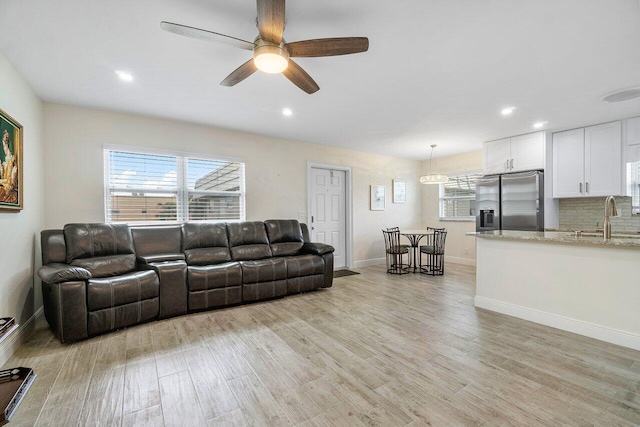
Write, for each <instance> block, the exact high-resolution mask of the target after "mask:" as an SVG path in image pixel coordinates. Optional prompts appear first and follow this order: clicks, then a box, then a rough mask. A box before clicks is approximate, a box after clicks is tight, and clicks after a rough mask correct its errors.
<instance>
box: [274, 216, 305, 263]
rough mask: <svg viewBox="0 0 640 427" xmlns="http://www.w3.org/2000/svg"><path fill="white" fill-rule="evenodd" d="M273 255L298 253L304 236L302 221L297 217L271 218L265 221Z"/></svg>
mask: <svg viewBox="0 0 640 427" xmlns="http://www.w3.org/2000/svg"><path fill="white" fill-rule="evenodd" d="M264 225H265V227H266V229H267V236H268V237H269V243H270V246H271V253H272V254H273V256H290V255H297V254H298V253H299V252H300V249H302V245H303V244H304V238H303V237H302V229H301V228H300V223H299V222H298V221H296V220H295V219H269V220H267V221H265V222H264Z"/></svg>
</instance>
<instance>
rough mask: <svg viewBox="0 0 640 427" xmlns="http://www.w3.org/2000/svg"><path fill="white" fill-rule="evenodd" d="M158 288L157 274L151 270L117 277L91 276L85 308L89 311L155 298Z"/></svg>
mask: <svg viewBox="0 0 640 427" xmlns="http://www.w3.org/2000/svg"><path fill="white" fill-rule="evenodd" d="M159 289H160V285H159V281H158V276H157V275H156V273H155V272H154V271H152V270H146V271H136V272H133V273H128V274H123V275H122V276H117V277H108V278H92V279H89V280H88V284H87V308H88V310H89V311H97V310H101V309H106V308H111V307H117V306H120V305H125V304H130V303H134V302H138V301H143V300H147V299H152V298H157V297H158V295H159V293H160V291H159ZM156 314H157V313H156Z"/></svg>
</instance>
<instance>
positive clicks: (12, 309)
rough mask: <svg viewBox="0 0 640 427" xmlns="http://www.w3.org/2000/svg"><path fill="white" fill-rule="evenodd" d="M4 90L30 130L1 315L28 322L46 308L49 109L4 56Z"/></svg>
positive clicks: (7, 231)
mask: <svg viewBox="0 0 640 427" xmlns="http://www.w3.org/2000/svg"><path fill="white" fill-rule="evenodd" d="M0 88H2V89H1V90H0V108H1V109H2V110H4V111H5V112H6V113H7V114H9V115H10V116H11V117H13V118H14V119H15V120H17V121H18V122H19V123H20V124H21V125H22V126H23V127H24V141H23V142H24V148H23V157H24V160H23V161H24V209H23V210H22V211H21V212H18V213H16V212H0V242H2V251H0V271H1V272H2V273H1V274H0V317H6V316H11V317H15V318H16V320H17V321H18V322H20V323H23V324H24V322H26V321H27V320H29V319H30V318H32V316H33V314H34V313H35V311H36V310H37V309H38V308H39V307H40V306H41V305H42V290H41V288H40V282H39V281H38V280H37V279H35V278H34V276H35V272H36V271H37V269H38V268H39V265H40V246H39V241H40V240H39V234H40V230H41V229H42V227H43V224H44V178H43V172H42V169H43V157H42V153H43V151H44V147H43V139H42V115H43V112H42V109H43V107H42V102H41V101H40V100H39V99H38V98H37V97H36V95H35V94H34V93H33V91H32V90H31V88H29V86H28V85H27V83H26V82H25V81H24V80H23V79H22V77H20V75H19V74H18V73H17V71H16V70H15V69H14V68H13V66H12V65H11V63H9V61H8V60H7V59H6V57H5V56H4V55H3V54H2V53H0ZM21 335H22V334H21ZM14 337H15V336H12V339H10V340H7V341H5V343H4V345H3V346H0V365H2V364H3V363H4V362H5V361H6V359H7V358H8V357H9V356H10V354H11V352H12V350H13V348H14V347H15V345H16V344H17V343H18V341H16V342H14V339H13V338H14Z"/></svg>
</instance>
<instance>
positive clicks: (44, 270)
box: [38, 263, 92, 283]
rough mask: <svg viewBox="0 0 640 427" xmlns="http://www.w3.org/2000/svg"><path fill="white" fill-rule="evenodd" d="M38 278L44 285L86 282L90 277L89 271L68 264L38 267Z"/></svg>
mask: <svg viewBox="0 0 640 427" xmlns="http://www.w3.org/2000/svg"><path fill="white" fill-rule="evenodd" d="M38 276H40V278H41V279H42V281H43V282H45V283H62V282H72V281H76V280H87V279H90V278H91V277H92V275H91V273H90V272H89V270H87V269H85V268H82V267H74V266H72V265H69V264H58V263H53V264H47V265H43V266H42V267H40V269H39V270H38Z"/></svg>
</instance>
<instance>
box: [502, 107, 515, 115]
mask: <svg viewBox="0 0 640 427" xmlns="http://www.w3.org/2000/svg"><path fill="white" fill-rule="evenodd" d="M515 110H516V107H506V108H503V109H502V111H500V114H502V115H503V116H509V115H511V113H513V112H514V111H515Z"/></svg>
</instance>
